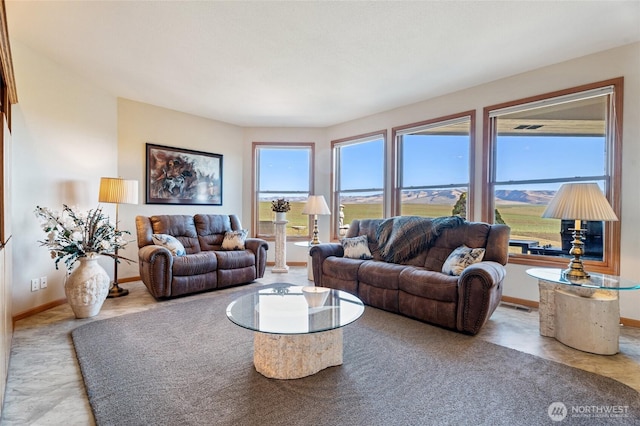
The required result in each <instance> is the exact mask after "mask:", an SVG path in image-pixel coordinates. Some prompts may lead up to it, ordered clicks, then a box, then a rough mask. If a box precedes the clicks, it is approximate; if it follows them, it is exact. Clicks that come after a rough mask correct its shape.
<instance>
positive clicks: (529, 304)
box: [500, 296, 539, 309]
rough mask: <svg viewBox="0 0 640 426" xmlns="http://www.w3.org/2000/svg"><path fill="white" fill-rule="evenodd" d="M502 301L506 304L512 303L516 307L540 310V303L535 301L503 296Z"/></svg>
mask: <svg viewBox="0 0 640 426" xmlns="http://www.w3.org/2000/svg"><path fill="white" fill-rule="evenodd" d="M500 300H501V301H503V302H506V303H512V304H514V305H522V306H527V307H529V308H536V309H538V305H539V304H538V302H535V301H533V300H527V299H518V298H517V297H509V296H502V298H501V299H500Z"/></svg>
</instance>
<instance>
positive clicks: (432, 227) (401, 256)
mask: <svg viewBox="0 0 640 426" xmlns="http://www.w3.org/2000/svg"><path fill="white" fill-rule="evenodd" d="M464 222H465V221H464V219H462V218H461V217H460V216H445V217H436V218H426V217H420V216H396V217H391V218H389V219H385V220H384V221H382V222H381V223H380V225H378V229H377V230H376V237H377V239H378V250H379V251H380V255H381V256H382V258H383V259H384V260H385V261H386V262H389V263H403V262H405V261H407V260H409V259H411V258H412V257H414V256H416V255H417V254H418V253H420V252H421V251H424V250H426V249H427V248H429V247H431V245H432V244H433V243H434V242H435V240H436V239H437V238H438V237H439V236H440V233H441V232H442V230H444V229H447V228H455V227H457V226H460V225H462V224H463V223H464Z"/></svg>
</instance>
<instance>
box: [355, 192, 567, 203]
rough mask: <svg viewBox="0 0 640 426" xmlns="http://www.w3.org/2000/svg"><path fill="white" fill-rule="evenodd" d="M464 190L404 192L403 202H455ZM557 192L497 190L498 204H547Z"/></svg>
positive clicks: (375, 198)
mask: <svg viewBox="0 0 640 426" xmlns="http://www.w3.org/2000/svg"><path fill="white" fill-rule="evenodd" d="M462 192H463V191H461V190H459V189H443V190H425V191H410V192H406V193H404V194H403V197H402V202H403V203H407V204H452V203H455V202H456V200H457V199H458V198H460V194H461V193H462ZM555 194H556V192H555V191H519V190H499V191H496V198H497V201H496V203H497V204H539V205H546V204H549V201H551V199H552V198H553V196H554V195H555ZM343 200H344V201H343V202H345V203H348V204H359V203H362V204H368V203H379V202H381V201H382V195H381V194H377V195H371V196H368V197H364V196H350V197H345V198H343Z"/></svg>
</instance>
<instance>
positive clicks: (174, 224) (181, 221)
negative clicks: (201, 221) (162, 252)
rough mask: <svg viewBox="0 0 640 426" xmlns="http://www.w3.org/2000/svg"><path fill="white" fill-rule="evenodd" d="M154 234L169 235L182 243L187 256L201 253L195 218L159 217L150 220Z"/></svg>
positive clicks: (178, 216)
mask: <svg viewBox="0 0 640 426" xmlns="http://www.w3.org/2000/svg"><path fill="white" fill-rule="evenodd" d="M149 220H150V222H151V229H152V230H153V234H168V235H172V236H173V237H175V238H176V239H177V240H178V241H180V242H181V243H182V245H183V246H184V248H185V251H186V252H187V254H193V253H199V252H200V243H199V242H198V235H197V234H196V226H195V224H194V222H193V216H187V215H158V216H151V217H150V218H149Z"/></svg>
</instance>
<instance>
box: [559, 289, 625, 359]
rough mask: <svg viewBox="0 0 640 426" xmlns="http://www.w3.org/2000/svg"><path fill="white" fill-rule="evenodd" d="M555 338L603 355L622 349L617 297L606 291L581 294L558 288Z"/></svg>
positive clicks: (576, 347) (612, 353) (585, 350)
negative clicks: (586, 295) (590, 294)
mask: <svg viewBox="0 0 640 426" xmlns="http://www.w3.org/2000/svg"><path fill="white" fill-rule="evenodd" d="M555 299H556V321H557V322H556V339H557V340H558V341H560V342H562V343H564V344H565V345H567V346H570V347H572V348H575V349H579V350H581V351H584V352H590V353H593V354H600V355H615V354H617V353H618V350H619V343H618V342H619V340H620V308H619V304H618V298H617V297H615V296H613V295H608V294H606V293H605V292H598V294H595V295H593V296H592V297H581V296H579V295H576V294H572V293H570V292H566V291H563V290H557V291H556V297H555Z"/></svg>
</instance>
